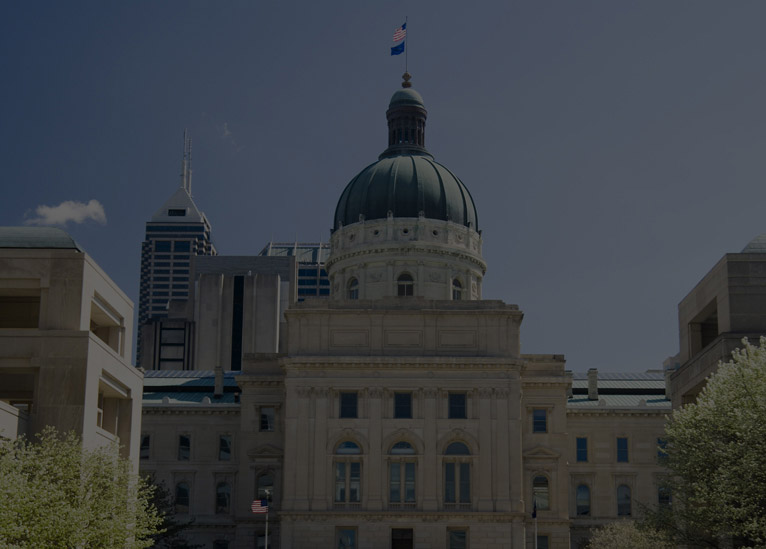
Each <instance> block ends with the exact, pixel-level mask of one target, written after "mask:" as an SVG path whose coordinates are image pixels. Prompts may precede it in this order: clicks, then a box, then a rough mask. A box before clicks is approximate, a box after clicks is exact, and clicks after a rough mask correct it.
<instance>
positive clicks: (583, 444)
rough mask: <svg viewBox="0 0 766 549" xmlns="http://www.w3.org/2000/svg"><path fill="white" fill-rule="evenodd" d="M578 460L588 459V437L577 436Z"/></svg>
mask: <svg viewBox="0 0 766 549" xmlns="http://www.w3.org/2000/svg"><path fill="white" fill-rule="evenodd" d="M577 461H578V462H584V461H588V439H587V438H585V437H577Z"/></svg>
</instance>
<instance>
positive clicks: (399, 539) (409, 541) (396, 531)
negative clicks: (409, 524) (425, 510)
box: [391, 528, 414, 549]
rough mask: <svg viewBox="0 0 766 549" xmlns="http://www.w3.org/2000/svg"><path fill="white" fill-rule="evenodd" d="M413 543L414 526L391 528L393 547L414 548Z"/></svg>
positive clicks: (394, 548) (392, 548)
mask: <svg viewBox="0 0 766 549" xmlns="http://www.w3.org/2000/svg"><path fill="white" fill-rule="evenodd" d="M413 543H414V539H413V536H412V528H392V529H391V549H412V548H413Z"/></svg>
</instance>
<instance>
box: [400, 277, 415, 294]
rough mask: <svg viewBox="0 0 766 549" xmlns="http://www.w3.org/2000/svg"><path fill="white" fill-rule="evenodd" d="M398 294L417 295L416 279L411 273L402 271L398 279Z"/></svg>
mask: <svg viewBox="0 0 766 549" xmlns="http://www.w3.org/2000/svg"><path fill="white" fill-rule="evenodd" d="M396 295H398V296H402V297H408V296H413V295H415V281H414V280H413V278H412V275H411V274H409V273H402V274H400V275H399V278H397V279H396Z"/></svg>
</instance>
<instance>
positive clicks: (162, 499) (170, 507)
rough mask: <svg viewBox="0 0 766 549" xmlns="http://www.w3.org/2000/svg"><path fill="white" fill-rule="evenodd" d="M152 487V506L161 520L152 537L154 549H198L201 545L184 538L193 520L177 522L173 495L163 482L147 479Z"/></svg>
mask: <svg viewBox="0 0 766 549" xmlns="http://www.w3.org/2000/svg"><path fill="white" fill-rule="evenodd" d="M146 480H147V482H149V483H150V484H151V485H152V486H153V487H154V493H153V495H152V504H153V505H154V506H155V507H156V508H157V512H158V513H159V516H160V518H161V520H162V522H161V528H160V531H159V532H157V533H156V534H154V535H153V536H152V541H153V545H152V547H153V548H154V549H199V548H201V547H202V545H197V544H193V543H190V542H189V541H188V540H187V539H186V537H185V536H184V532H185V531H186V530H187V529H188V528H189V527H191V525H192V524H193V522H194V521H193V519H187V520H179V519H178V518H177V517H176V510H175V502H174V501H173V495H172V494H171V493H170V490H169V489H168V487H167V486H166V485H165V483H164V482H157V481H155V479H154V478H152V477H147V479H146Z"/></svg>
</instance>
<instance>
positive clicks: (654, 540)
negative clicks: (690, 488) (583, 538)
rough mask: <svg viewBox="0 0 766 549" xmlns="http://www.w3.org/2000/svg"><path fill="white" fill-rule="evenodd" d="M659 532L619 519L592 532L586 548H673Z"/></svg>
mask: <svg viewBox="0 0 766 549" xmlns="http://www.w3.org/2000/svg"><path fill="white" fill-rule="evenodd" d="M674 547H675V546H674V545H671V544H670V543H669V542H668V541H667V540H666V539H665V538H664V537H663V536H662V535H661V534H660V533H659V532H657V531H656V530H653V529H651V528H649V527H641V528H639V527H637V526H636V524H635V523H634V522H633V521H632V520H620V521H617V522H610V523H609V524H607V525H605V526H602V527H601V528H598V529H597V530H595V531H594V532H593V534H592V535H591V538H590V542H589V543H588V549H673V548H674Z"/></svg>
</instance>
